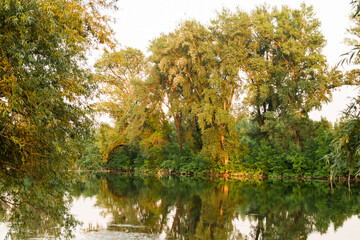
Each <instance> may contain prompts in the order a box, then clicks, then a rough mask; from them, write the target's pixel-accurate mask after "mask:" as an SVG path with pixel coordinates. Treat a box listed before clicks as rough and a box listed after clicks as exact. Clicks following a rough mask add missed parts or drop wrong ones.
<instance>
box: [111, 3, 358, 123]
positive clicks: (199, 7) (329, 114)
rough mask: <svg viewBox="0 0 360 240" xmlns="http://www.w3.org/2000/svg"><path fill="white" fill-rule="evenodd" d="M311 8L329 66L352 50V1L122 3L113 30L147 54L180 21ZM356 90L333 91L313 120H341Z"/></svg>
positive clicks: (121, 41) (206, 21) (351, 88)
mask: <svg viewBox="0 0 360 240" xmlns="http://www.w3.org/2000/svg"><path fill="white" fill-rule="evenodd" d="M302 2H304V3H305V4H306V5H308V6H309V5H312V6H313V7H314V12H315V14H316V17H317V18H318V19H319V20H320V21H321V24H322V25H321V29H322V32H323V34H324V36H325V39H326V40H327V46H326V47H325V48H324V51H323V53H324V54H325V55H326V57H327V60H328V63H329V65H330V66H334V65H336V64H337V63H338V62H339V61H340V59H341V58H340V55H341V54H343V53H344V52H346V51H347V50H350V49H351V48H350V47H347V46H345V45H344V44H343V41H344V38H345V33H346V28H348V27H349V25H350V20H349V14H350V12H351V5H350V2H351V0H305V1H298V0H288V1H284V0H282V1H281V0H268V1H263V0H151V1H150V0H120V1H119V3H118V6H119V10H118V11H117V12H116V13H114V14H115V15H114V17H116V24H115V25H114V30H115V32H116V39H117V40H118V42H119V43H120V44H121V47H126V46H129V47H134V48H138V49H140V50H142V51H143V52H145V53H146V52H147V48H148V46H149V42H150V41H151V40H152V39H154V38H156V37H158V36H160V34H161V33H168V32H171V31H173V30H174V29H175V28H176V27H177V26H178V24H179V23H180V22H182V21H183V20H186V19H195V20H198V21H200V22H201V23H203V24H208V23H209V21H210V20H211V19H214V18H215V16H216V11H221V9H222V8H223V7H225V8H229V9H233V10H235V9H236V8H237V7H239V8H240V9H241V10H245V11H247V12H250V11H251V10H253V9H254V8H255V7H256V6H257V5H261V4H264V3H267V4H268V5H269V6H271V7H274V6H277V7H281V6H282V5H288V6H290V7H292V8H299V7H300V5H301V3H302ZM355 96H356V92H355V91H354V87H343V88H342V89H341V90H337V91H334V94H333V101H332V102H331V103H330V104H328V105H325V106H323V110H322V111H321V112H313V113H312V114H311V117H312V118H313V119H316V120H318V119H320V116H321V115H322V116H325V117H326V118H327V119H328V120H330V121H333V122H334V121H335V120H336V119H337V118H339V117H340V115H339V114H340V112H341V111H342V110H343V109H344V108H345V106H346V104H347V103H349V97H355Z"/></svg>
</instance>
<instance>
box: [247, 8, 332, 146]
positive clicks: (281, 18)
mask: <svg viewBox="0 0 360 240" xmlns="http://www.w3.org/2000/svg"><path fill="white" fill-rule="evenodd" d="M251 18H252V21H253V25H252V29H253V33H254V34H253V38H254V41H255V43H254V44H253V47H252V49H253V50H252V59H251V60H249V61H248V65H247V69H246V72H247V75H248V84H247V86H248V89H249V99H248V101H249V102H250V103H251V105H252V106H253V107H254V111H255V112H254V115H255V116H256V118H257V119H258V122H259V125H260V127H261V128H262V131H265V132H266V133H267V134H268V135H269V136H270V137H273V138H275V139H277V140H279V141H280V142H283V140H284V139H287V138H292V139H293V140H294V143H295V144H296V146H300V145H301V138H300V132H301V124H303V123H304V122H306V121H307V120H308V119H309V116H308V114H309V112H310V111H311V110H313V109H319V108H320V107H321V104H322V103H324V102H327V101H329V98H330V96H331V92H330V90H329V88H330V87H332V86H334V84H333V83H332V82H331V81H332V80H333V78H329V74H328V69H327V63H326V59H325V56H324V55H323V54H322V52H321V51H322V48H323V47H324V46H325V39H324V36H323V35H322V34H321V32H320V22H319V21H318V20H317V19H316V18H315V17H314V13H313V11H312V8H311V7H306V6H305V5H304V4H303V5H302V6H301V8H300V9H290V8H288V7H282V9H281V10H278V9H274V10H272V11H271V12H270V11H269V10H268V9H267V7H266V6H263V7H260V8H257V9H256V10H255V11H254V12H253V13H252V16H251Z"/></svg>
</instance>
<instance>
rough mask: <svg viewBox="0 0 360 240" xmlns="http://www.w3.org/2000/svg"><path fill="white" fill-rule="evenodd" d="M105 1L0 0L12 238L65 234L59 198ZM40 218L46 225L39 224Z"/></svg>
mask: <svg viewBox="0 0 360 240" xmlns="http://www.w3.org/2000/svg"><path fill="white" fill-rule="evenodd" d="M111 5H112V3H110V2H107V1H102V0H95V1H91V2H89V1H75V0H69V1H65V0H60V1H58V0H56V1H55V0H49V1H42V0H26V1H25V0H4V1H0V146H1V149H0V169H1V170H0V175H1V177H0V178H1V184H0V185H1V186H0V202H2V203H4V204H5V205H8V209H7V212H6V213H7V214H6V217H5V220H6V221H7V222H10V228H11V232H12V233H13V234H11V235H12V236H11V237H12V238H14V239H16V238H20V239H25V238H29V237H30V236H29V234H30V230H32V229H34V226H35V225H38V226H40V228H39V229H40V230H39V232H42V233H44V234H46V233H48V234H53V236H55V237H59V236H61V235H64V237H69V235H71V228H72V227H73V225H74V223H75V222H74V219H73V218H72V216H71V215H70V214H69V212H68V200H67V198H66V197H65V195H66V194H67V189H68V187H69V183H70V182H71V181H72V180H73V179H75V178H76V177H77V175H76V173H75V172H74V171H73V170H75V169H77V167H78V165H77V164H78V160H79V159H80V158H81V156H82V150H83V144H82V142H83V140H84V139H87V138H88V134H89V129H90V128H91V119H90V115H89V114H90V113H91V109H90V106H89V104H88V102H89V100H90V99H91V97H92V93H93V91H94V89H95V88H96V85H95V84H94V81H93V78H92V76H91V74H90V73H89V71H88V70H87V69H86V68H85V66H86V54H87V51H88V50H89V49H90V48H92V47H95V46H96V45H98V44H100V43H104V44H109V43H110V37H111V30H110V29H109V27H108V26H107V25H106V24H105V22H106V21H107V20H108V18H107V17H106V16H105V15H103V14H100V12H101V11H102V10H105V9H108V7H110V6H111ZM99 10H101V11H99ZM5 205H3V204H2V206H5ZM56 219H58V220H59V221H56ZM45 222H48V223H52V226H51V228H50V229H48V228H43V229H42V228H41V227H42V226H44V223H45Z"/></svg>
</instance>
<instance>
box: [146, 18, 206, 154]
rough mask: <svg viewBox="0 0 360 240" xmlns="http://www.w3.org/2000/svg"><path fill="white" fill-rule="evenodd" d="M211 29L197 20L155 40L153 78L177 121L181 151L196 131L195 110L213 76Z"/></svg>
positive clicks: (152, 48) (153, 44) (151, 48)
mask: <svg viewBox="0 0 360 240" xmlns="http://www.w3.org/2000/svg"><path fill="white" fill-rule="evenodd" d="M207 36H208V31H207V29H206V28H205V27H204V26H202V25H201V24H199V23H197V22H196V21H186V22H184V23H182V24H181V25H180V26H179V28H178V29H177V30H176V31H174V32H172V33H169V34H168V35H163V36H161V37H160V38H158V39H156V40H154V41H153V42H152V45H151V47H150V50H151V51H152V56H151V60H152V61H153V62H154V63H155V65H154V71H153V77H154V79H155V78H156V80H157V85H158V86H159V89H160V91H159V93H160V94H161V95H162V98H163V100H162V101H163V104H164V105H165V106H166V107H167V109H168V114H169V115H170V116H171V118H173V120H174V123H175V126H176V131H177V140H178V144H179V150H180V151H181V150H182V145H183V142H184V138H186V139H191V138H192V137H191V132H192V131H190V130H193V129H194V128H196V125H197V121H196V119H197V117H196V112H195V111H194V110H195V109H197V107H198V106H199V103H200V102H201V100H202V97H203V91H204V89H205V88H206V87H207V85H206V84H207V78H208V75H209V68H210V67H211V66H210V65H209V64H208V61H211V59H209V56H208V50H207V48H208V46H207V45H206V41H207Z"/></svg>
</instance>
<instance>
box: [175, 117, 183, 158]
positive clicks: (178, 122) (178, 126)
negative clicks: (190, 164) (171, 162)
mask: <svg viewBox="0 0 360 240" xmlns="http://www.w3.org/2000/svg"><path fill="white" fill-rule="evenodd" d="M174 120H175V126H176V133H177V139H178V144H179V151H180V152H181V151H182V147H183V146H182V145H183V138H182V134H181V123H182V114H181V113H176V115H175V118H174Z"/></svg>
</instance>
